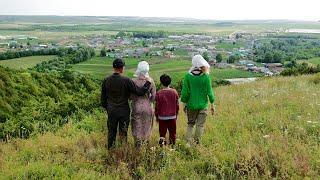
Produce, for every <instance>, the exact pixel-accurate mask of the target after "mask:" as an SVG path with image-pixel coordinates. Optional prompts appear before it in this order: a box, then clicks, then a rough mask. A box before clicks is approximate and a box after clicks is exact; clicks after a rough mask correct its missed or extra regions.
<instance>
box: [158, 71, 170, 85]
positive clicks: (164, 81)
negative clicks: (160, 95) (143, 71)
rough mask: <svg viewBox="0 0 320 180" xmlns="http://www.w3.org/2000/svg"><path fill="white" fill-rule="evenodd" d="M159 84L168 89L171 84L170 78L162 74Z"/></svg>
mask: <svg viewBox="0 0 320 180" xmlns="http://www.w3.org/2000/svg"><path fill="white" fill-rule="evenodd" d="M160 82H161V84H162V85H163V86H164V87H168V86H169V85H170V84H171V77H170V76H168V75H166V74H163V75H162V76H160Z"/></svg>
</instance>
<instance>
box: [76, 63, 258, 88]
mask: <svg viewBox="0 0 320 180" xmlns="http://www.w3.org/2000/svg"><path fill="white" fill-rule="evenodd" d="M141 59H144V58H141ZM144 60H146V61H147V62H148V63H149V64H150V75H151V77H153V78H154V80H155V81H156V82H158V81H159V80H158V78H159V77H160V76H161V75H162V74H164V73H166V74H168V75H170V76H172V79H173V83H174V84H177V83H179V81H181V80H182V79H183V77H184V75H185V74H186V72H187V71H188V70H189V69H190V67H191V59H190V60H186V59H180V58H179V59H166V58H152V59H148V58H147V59H144ZM112 61H113V59H111V58H105V57H95V58H92V59H90V60H88V61H85V62H82V63H79V64H75V65H73V67H72V70H74V71H77V72H80V73H84V74H89V75H91V76H93V77H95V78H97V79H103V78H105V77H106V76H107V75H111V74H112V71H113V70H112ZM125 62H126V67H125V75H127V76H128V77H133V75H134V72H135V71H136V68H137V65H138V63H139V60H138V59H133V58H125ZM210 74H211V77H212V80H213V81H215V80H221V79H230V78H247V77H255V76H261V74H254V73H251V72H247V71H242V70H237V69H215V68H211V73H210Z"/></svg>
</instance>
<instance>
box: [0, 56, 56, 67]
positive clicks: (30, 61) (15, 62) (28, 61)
mask: <svg viewBox="0 0 320 180" xmlns="http://www.w3.org/2000/svg"><path fill="white" fill-rule="evenodd" d="M56 57H57V56H30V57H23V58H16V59H8V60H2V61H0V66H3V67H8V68H12V69H28V68H32V67H34V66H36V65H37V64H39V63H41V62H44V61H50V60H52V59H54V58H56Z"/></svg>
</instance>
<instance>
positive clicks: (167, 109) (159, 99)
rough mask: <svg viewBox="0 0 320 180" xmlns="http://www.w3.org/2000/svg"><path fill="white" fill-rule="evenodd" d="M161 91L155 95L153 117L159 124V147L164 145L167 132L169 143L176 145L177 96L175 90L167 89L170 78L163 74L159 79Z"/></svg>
mask: <svg viewBox="0 0 320 180" xmlns="http://www.w3.org/2000/svg"><path fill="white" fill-rule="evenodd" d="M160 82H161V84H162V86H163V89H162V90H160V91H158V92H157V94H156V107H155V116H156V118H157V121H158V122H159V133H160V139H159V144H160V146H162V145H164V144H166V138H165V137H166V133H167V131H168V130H169V143H170V144H172V145H175V143H176V129H177V125H176V120H177V116H178V113H179V95H178V93H177V91H176V90H175V89H172V88H170V87H169V85H170V84H171V78H170V76H168V75H166V74H163V75H162V76H161V77H160Z"/></svg>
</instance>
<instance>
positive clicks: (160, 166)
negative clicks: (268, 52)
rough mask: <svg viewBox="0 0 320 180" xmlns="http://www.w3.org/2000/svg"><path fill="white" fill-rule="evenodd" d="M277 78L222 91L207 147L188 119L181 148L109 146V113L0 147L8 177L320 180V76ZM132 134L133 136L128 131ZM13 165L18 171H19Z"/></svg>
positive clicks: (0, 172)
mask: <svg viewBox="0 0 320 180" xmlns="http://www.w3.org/2000/svg"><path fill="white" fill-rule="evenodd" d="M319 77H320V76H319V74H318V75H313V76H299V77H277V78H272V79H263V80H261V81H258V82H254V83H250V84H242V85H232V86H224V87H218V88H216V89H215V92H216V96H217V102H216V105H217V113H216V115H214V116H211V115H209V117H208V118H207V122H206V131H205V134H204V137H203V139H202V144H201V145H198V146H192V147H190V148H188V147H187V146H186V145H185V141H184V133H185V129H186V116H185V114H184V113H183V112H182V111H181V112H180V114H179V118H178V122H177V126H178V129H177V136H178V140H177V147H176V150H175V151H170V149H168V148H164V149H161V148H159V147H158V146H157V140H158V127H157V124H156V123H155V126H154V128H153V135H152V138H151V141H150V144H149V145H148V146H146V147H144V148H142V149H141V150H139V151H137V150H135V149H134V148H133V147H132V144H133V139H132V137H131V136H130V137H129V144H128V145H123V146H121V145H119V146H118V148H117V149H115V150H113V151H107V150H106V148H105V144H106V137H105V134H106V132H105V128H104V124H105V114H104V112H103V111H97V112H95V114H94V115H91V114H87V115H86V116H85V117H84V118H83V121H81V122H76V121H73V120H72V117H71V119H70V121H69V123H68V124H67V125H65V126H64V127H63V128H62V129H60V130H58V131H57V132H56V133H55V134H52V133H45V134H43V135H41V134H39V135H38V136H36V137H34V138H30V139H27V140H21V139H15V140H12V141H11V142H8V143H1V144H0V177H1V178H3V179H8V178H9V179H41V178H50V179H53V178H58V179H59V178H63V179H69V178H71V179H238V178H244V179H247V178H248V179H257V178H263V179H270V178H279V179H301V178H307V179H308V178H310V179H318V178H319V177H320V151H319V149H320V91H319V88H320V83H319V82H320V78H319ZM129 134H130V133H129ZM13 167H14V168H13Z"/></svg>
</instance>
